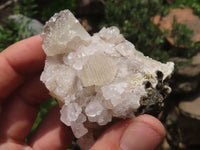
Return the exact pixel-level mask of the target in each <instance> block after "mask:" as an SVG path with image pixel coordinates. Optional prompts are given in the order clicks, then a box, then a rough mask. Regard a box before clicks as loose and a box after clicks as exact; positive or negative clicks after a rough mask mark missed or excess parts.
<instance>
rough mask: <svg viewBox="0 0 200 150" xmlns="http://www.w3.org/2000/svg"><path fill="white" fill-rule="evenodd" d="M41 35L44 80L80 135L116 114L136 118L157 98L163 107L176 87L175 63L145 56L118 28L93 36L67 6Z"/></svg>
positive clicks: (70, 123) (66, 118)
mask: <svg viewBox="0 0 200 150" xmlns="http://www.w3.org/2000/svg"><path fill="white" fill-rule="evenodd" d="M42 38H43V49H44V51H45V53H46V55H47V57H46V63H45V68H44V71H43V73H42V75H41V81H43V82H44V83H45V85H46V87H47V88H48V89H49V91H50V94H51V95H52V96H53V97H55V98H57V99H58V101H59V102H60V105H61V107H62V108H61V111H60V112H61V121H62V122H63V123H65V124H66V125H67V126H71V128H72V131H73V132H74V135H75V136H76V137H77V138H80V137H82V136H83V135H85V134H86V133H87V132H88V128H89V127H88V126H87V123H88V122H91V123H97V124H98V125H100V126H101V125H106V124H107V123H108V122H111V121H112V118H113V117H118V118H128V117H134V113H138V112H139V113H143V112H144V111H145V110H147V111H148V110H151V108H152V107H150V106H153V105H154V104H155V103H158V105H160V106H162V104H163V103H162V101H163V99H164V98H165V97H166V96H167V95H168V94H169V93H170V91H171V89H170V87H169V86H168V85H167V84H166V83H165V81H166V79H167V78H169V77H170V76H171V74H172V72H173V69H174V63H172V62H167V63H166V64H163V63H160V62H158V61H156V60H153V59H151V58H149V57H145V56H144V55H143V54H142V53H141V52H139V51H137V50H136V49H135V46H134V45H133V44H132V43H130V42H129V41H127V40H126V39H125V38H124V37H123V35H121V34H120V32H119V29H118V28H116V27H110V28H102V29H101V30H100V31H99V33H95V34H94V35H93V36H90V35H89V34H88V33H87V32H86V31H85V29H84V28H83V27H82V26H81V25H80V23H79V22H78V21H77V20H76V18H75V17H74V16H73V14H71V12H70V11H69V10H64V11H61V12H60V13H59V14H55V15H54V16H53V17H52V18H51V19H50V20H49V21H48V22H47V23H46V25H45V27H44V32H43V33H42Z"/></svg>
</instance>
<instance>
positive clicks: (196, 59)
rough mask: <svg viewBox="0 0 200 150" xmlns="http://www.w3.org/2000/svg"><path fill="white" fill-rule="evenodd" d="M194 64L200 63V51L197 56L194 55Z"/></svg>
mask: <svg viewBox="0 0 200 150" xmlns="http://www.w3.org/2000/svg"><path fill="white" fill-rule="evenodd" d="M192 64H194V65H200V53H197V54H196V55H195V56H193V57H192Z"/></svg>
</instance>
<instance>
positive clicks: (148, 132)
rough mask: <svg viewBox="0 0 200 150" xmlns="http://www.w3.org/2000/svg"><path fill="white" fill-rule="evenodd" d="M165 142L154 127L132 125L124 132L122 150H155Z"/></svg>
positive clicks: (139, 123)
mask: <svg viewBox="0 0 200 150" xmlns="http://www.w3.org/2000/svg"><path fill="white" fill-rule="evenodd" d="M162 141H163V136H162V135H161V134H159V133H158V132H157V131H156V130H155V129H153V127H151V126H150V125H148V124H145V123H141V122H133V123H131V124H130V125H129V126H128V127H127V129H126V130H125V131H124V133H123V135H122V138H121V141H120V148H121V150H155V149H157V148H158V147H159V146H160V145H161V143H162Z"/></svg>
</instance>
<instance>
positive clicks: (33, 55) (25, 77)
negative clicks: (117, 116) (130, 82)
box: [0, 35, 165, 150]
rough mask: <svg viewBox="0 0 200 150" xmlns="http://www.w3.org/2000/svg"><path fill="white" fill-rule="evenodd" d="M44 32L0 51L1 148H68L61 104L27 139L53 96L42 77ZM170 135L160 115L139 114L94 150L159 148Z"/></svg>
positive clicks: (104, 136)
mask: <svg viewBox="0 0 200 150" xmlns="http://www.w3.org/2000/svg"><path fill="white" fill-rule="evenodd" d="M41 45H42V40H41V38H40V36H39V35H37V36H34V37H31V38H28V39H25V40H22V41H20V42H18V43H16V44H13V45H11V46H10V47H8V48H7V49H6V50H4V51H3V52H1V53H0V150H66V148H67V147H68V146H69V145H70V144H71V142H72V139H73V134H72V132H71V130H70V128H69V127H66V126H65V125H64V124H62V123H61V122H60V119H59V117H60V113H59V107H58V105H55V106H54V107H53V108H51V109H50V111H49V112H48V114H47V115H46V116H45V118H44V119H43V121H42V122H41V124H40V125H39V127H38V128H37V129H36V131H35V133H34V134H33V135H32V137H31V138H30V140H29V141H28V142H25V137H26V136H27V134H28V133H29V131H30V130H31V127H32V125H33V123H34V120H35V118H36V115H37V113H38V111H39V105H40V103H41V102H43V101H44V100H46V99H47V98H49V97H50V96H49V94H48V91H47V89H46V88H45V86H44V85H43V84H42V82H41V81H40V80H39V77H40V74H41V72H42V69H43V67H44V61H45V54H44V52H43V50H42V47H41ZM164 136H165V130H164V127H163V125H162V124H161V123H160V121H159V120H157V119H156V118H154V117H152V116H150V115H140V116H138V117H136V118H134V119H126V120H122V121H119V122H117V123H115V124H114V125H113V126H111V127H110V128H109V129H107V130H106V131H105V132H104V133H103V134H102V135H101V137H100V138H99V139H98V140H97V141H96V142H95V144H94V145H93V146H92V148H91V150H154V149H158V148H159V145H160V144H161V143H162V141H163V138H164Z"/></svg>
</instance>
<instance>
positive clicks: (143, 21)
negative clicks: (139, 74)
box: [102, 0, 200, 62]
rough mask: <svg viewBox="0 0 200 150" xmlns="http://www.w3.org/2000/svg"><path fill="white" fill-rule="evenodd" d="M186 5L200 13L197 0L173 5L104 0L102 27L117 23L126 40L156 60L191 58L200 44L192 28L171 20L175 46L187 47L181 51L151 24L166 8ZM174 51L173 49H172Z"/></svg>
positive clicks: (148, 0)
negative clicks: (194, 39)
mask: <svg viewBox="0 0 200 150" xmlns="http://www.w3.org/2000/svg"><path fill="white" fill-rule="evenodd" d="M183 6H189V7H191V8H193V9H194V10H195V12H196V13H197V14H198V13H199V14H200V3H199V2H198V0H191V1H188V0H176V1H174V2H173V3H172V4H168V3H166V1H164V0H129V1H126V0H107V4H106V8H105V23H103V25H102V26H105V25H106V26H117V27H118V28H119V29H120V31H121V33H122V34H123V35H124V36H125V38H127V39H128V40H129V41H131V42H132V43H134V44H135V46H136V49H138V50H140V51H142V52H143V53H144V54H145V55H149V56H150V57H153V58H155V59H157V60H161V61H163V62H165V61H166V60H167V59H168V58H169V57H171V56H175V55H176V56H177V55H179V56H181V57H191V56H192V55H194V54H195V53H196V52H197V51H198V50H199V48H200V44H199V43H194V42H192V41H191V40H190V39H191V36H192V34H193V31H192V30H190V29H188V28H187V26H186V25H183V24H179V23H177V22H176V20H174V23H173V25H172V26H173V30H172V36H173V37H175V39H176V41H175V48H177V47H179V46H182V45H184V46H186V47H187V48H185V49H184V50H183V51H182V52H181V53H180V51H179V48H177V49H174V48H173V46H170V45H169V43H168V42H167V40H166V38H165V35H166V34H168V31H164V32H161V31H160V30H159V29H158V27H157V26H155V25H153V23H152V18H153V17H154V16H155V15H158V14H159V15H161V16H165V15H167V13H168V12H169V8H180V7H183ZM174 50H175V51H174Z"/></svg>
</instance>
